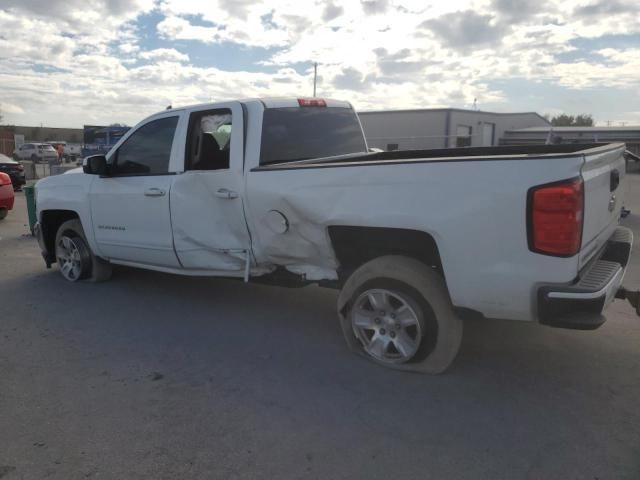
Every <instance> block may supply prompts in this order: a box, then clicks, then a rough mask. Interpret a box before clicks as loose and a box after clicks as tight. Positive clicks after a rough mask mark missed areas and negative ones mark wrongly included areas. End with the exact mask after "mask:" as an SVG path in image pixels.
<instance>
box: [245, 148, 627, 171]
mask: <svg viewBox="0 0 640 480" xmlns="http://www.w3.org/2000/svg"><path fill="white" fill-rule="evenodd" d="M620 145H621V144H611V143H587V144H584V143H583V144H567V145H514V146H498V147H463V148H438V149H429V150H396V151H391V152H377V153H366V154H355V155H343V156H340V157H326V158H313V159H308V160H298V161H293V162H292V161H289V162H272V163H269V164H266V165H261V166H260V167H258V169H282V168H322V167H329V166H330V167H336V166H339V165H344V166H348V165H354V164H355V165H362V164H372V163H373V164H389V163H414V162H430V163H432V162H460V161H475V162H479V161H496V160H535V159H537V158H541V157H544V158H552V157H561V158H569V157H580V156H582V155H586V154H593V153H599V152H604V151H607V150H609V149H615V148H619V147H620Z"/></svg>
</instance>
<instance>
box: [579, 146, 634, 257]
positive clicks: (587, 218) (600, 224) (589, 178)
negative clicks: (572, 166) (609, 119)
mask: <svg viewBox="0 0 640 480" xmlns="http://www.w3.org/2000/svg"><path fill="white" fill-rule="evenodd" d="M581 173H582V178H583V180H584V226H583V230H582V253H581V255H580V264H581V266H582V265H584V263H586V262H587V261H589V260H590V259H591V258H592V257H593V255H595V253H597V252H598V251H599V250H600V247H602V246H603V245H604V243H605V242H606V241H607V240H608V239H609V237H610V236H611V234H612V233H613V231H614V230H615V228H616V227H617V225H618V222H619V219H620V213H621V209H622V203H623V199H624V182H623V179H624V175H625V159H624V145H616V146H605V147H601V148H597V149H593V150H592V151H588V152H587V153H586V154H585V159H584V164H583V166H582V171H581Z"/></svg>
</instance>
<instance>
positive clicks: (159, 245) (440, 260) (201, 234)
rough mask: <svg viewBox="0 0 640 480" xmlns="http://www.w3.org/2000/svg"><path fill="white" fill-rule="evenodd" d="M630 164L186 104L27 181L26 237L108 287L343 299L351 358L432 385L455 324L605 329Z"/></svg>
mask: <svg viewBox="0 0 640 480" xmlns="http://www.w3.org/2000/svg"><path fill="white" fill-rule="evenodd" d="M623 152H624V145H623V144H609V145H603V144H592V145H548V146H535V147H534V146H526V147H486V148H458V149H448V150H424V151H395V152H369V151H368V148H367V144H366V140H365V138H364V135H363V133H362V129H361V126H360V122H359V120H358V117H357V115H356V113H355V111H354V110H353V108H352V107H351V105H350V104H349V103H346V102H341V101H335V100H324V99H318V98H311V99H255V100H244V101H233V102H224V103H215V104H206V105H197V106H192V107H185V108H179V109H178V108H176V109H172V110H166V111H163V112H160V113H158V114H156V115H153V116H151V117H149V118H147V119H145V120H143V121H142V122H140V123H139V124H138V125H137V126H136V127H134V128H132V129H131V130H130V131H129V132H128V133H127V134H126V135H125V136H124V137H123V138H122V139H121V140H120V141H119V142H118V143H117V144H116V145H115V146H114V147H113V148H112V149H111V151H110V152H109V153H108V154H107V155H106V156H100V155H98V156H93V157H88V158H87V159H85V161H84V166H83V169H77V170H75V171H72V172H69V173H67V174H64V175H60V176H56V177H49V178H46V179H44V180H41V181H40V182H38V184H37V186H36V202H37V216H38V224H37V225H36V228H35V231H36V232H37V236H38V239H39V244H40V247H41V249H42V252H43V256H44V259H45V262H46V264H47V267H50V266H51V264H53V263H56V262H57V263H58V265H59V267H60V271H61V273H62V275H63V276H64V278H66V279H67V280H70V281H78V280H82V279H86V278H94V279H95V280H104V279H107V278H109V277H110V272H111V264H118V265H127V266H131V267H139V268H146V269H151V270H159V271H163V272H171V273H176V274H180V275H201V276H221V277H236V278H240V279H244V280H245V281H260V282H270V283H273V284H278V285H286V286H299V285H307V284H319V285H321V286H327V287H333V288H338V289H340V290H341V292H340V295H339V299H338V316H339V318H340V321H341V325H342V330H343V332H344V335H345V338H346V340H347V342H348V345H349V346H350V347H351V348H352V349H353V350H355V351H356V352H359V353H361V354H362V355H364V356H366V357H367V358H369V359H372V360H373V361H375V362H377V363H380V364H383V365H385V366H391V367H394V368H399V369H408V370H418V371H423V372H429V373H439V372H442V371H444V370H445V369H446V368H447V367H448V366H449V365H450V364H451V362H452V361H453V359H454V357H455V355H456V354H457V351H458V349H459V346H460V340H461V337H462V321H461V318H464V317H465V316H475V317H485V318H502V319H515V320H525V321H538V322H539V323H542V324H545V325H550V326H556V327H566V328H576V329H593V328H597V327H598V326H600V325H601V324H602V323H603V322H604V320H605V318H604V316H603V315H602V312H603V310H604V309H605V307H606V306H607V305H608V303H609V302H610V301H612V299H613V298H614V297H615V296H616V294H618V295H619V296H624V290H623V289H621V288H619V287H620V285H621V282H622V278H623V276H624V272H625V268H626V265H627V262H628V259H629V255H630V252H631V244H632V234H631V232H630V230H628V229H626V228H622V227H619V226H618V222H619V219H620V212H621V208H622V199H623V183H622V180H623V177H624V175H625V160H624V158H623ZM620 292H622V294H620ZM632 303H633V302H632Z"/></svg>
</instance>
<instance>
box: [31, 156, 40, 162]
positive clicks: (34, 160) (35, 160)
mask: <svg viewBox="0 0 640 480" xmlns="http://www.w3.org/2000/svg"><path fill="white" fill-rule="evenodd" d="M31 161H32V162H33V163H38V157H37V155H31Z"/></svg>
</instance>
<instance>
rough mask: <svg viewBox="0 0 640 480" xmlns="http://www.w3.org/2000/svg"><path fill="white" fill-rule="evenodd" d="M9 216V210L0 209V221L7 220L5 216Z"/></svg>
mask: <svg viewBox="0 0 640 480" xmlns="http://www.w3.org/2000/svg"><path fill="white" fill-rule="evenodd" d="M8 214H9V210H8V209H6V208H0V220H4V219H5V218H7V215H8Z"/></svg>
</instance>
